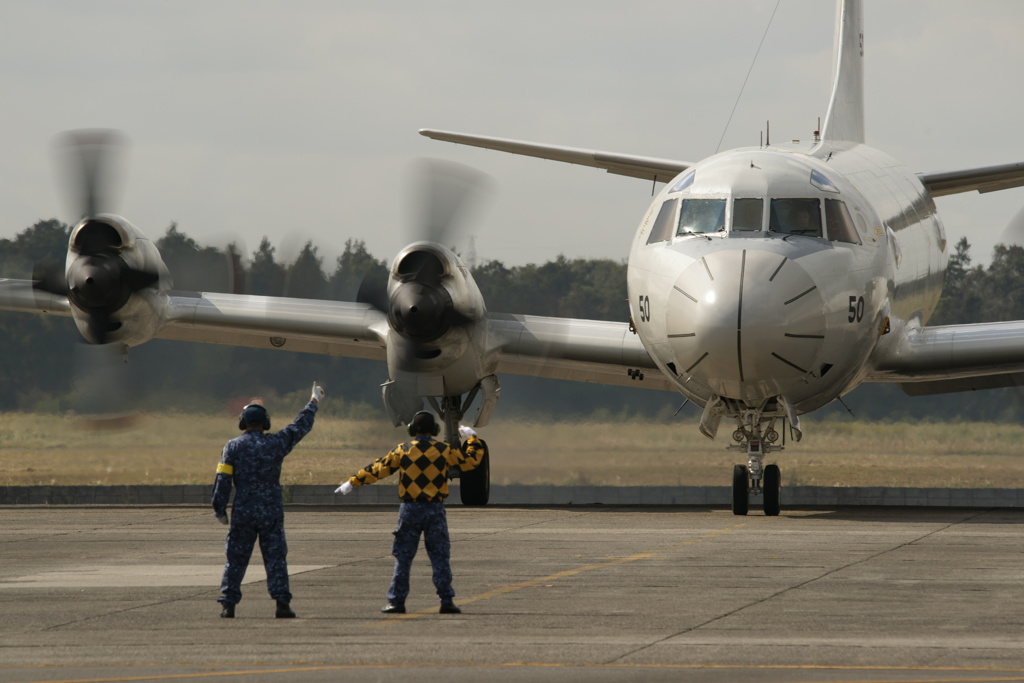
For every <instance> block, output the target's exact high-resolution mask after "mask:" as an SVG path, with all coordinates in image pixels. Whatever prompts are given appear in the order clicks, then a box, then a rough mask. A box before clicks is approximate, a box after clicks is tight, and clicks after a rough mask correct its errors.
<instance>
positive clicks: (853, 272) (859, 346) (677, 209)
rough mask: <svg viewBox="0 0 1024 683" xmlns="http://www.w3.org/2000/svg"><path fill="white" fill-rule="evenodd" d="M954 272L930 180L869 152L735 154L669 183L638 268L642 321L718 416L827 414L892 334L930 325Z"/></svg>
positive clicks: (635, 297)
mask: <svg viewBox="0 0 1024 683" xmlns="http://www.w3.org/2000/svg"><path fill="white" fill-rule="evenodd" d="M946 260H947V250H946V240H945V236H944V232H943V228H942V224H941V223H940V221H939V218H938V216H937V215H936V212H935V205H934V203H933V201H932V200H931V198H930V197H929V196H928V194H927V192H926V191H925V189H924V187H923V186H922V185H921V183H920V182H918V180H917V178H916V177H915V176H914V175H913V174H911V173H910V172H909V171H908V170H907V169H906V168H905V167H903V166H901V165H900V164H898V163H897V162H895V161H893V160H892V159H891V158H889V157H887V156H886V155H884V154H882V153H880V152H878V151H877V150H874V149H872V148H870V147H867V146H864V145H853V144H850V145H847V146H846V147H844V148H831V149H827V148H826V147H825V145H818V146H816V147H815V148H813V149H812V150H810V151H809V152H808V151H806V150H804V151H797V150H785V149H777V148H760V149H759V148H752V149H738V150H733V151H729V152H725V153H723V154H719V155H717V156H714V157H711V158H709V159H706V160H704V161H702V162H700V163H698V164H695V165H694V166H693V167H691V168H690V169H688V170H687V171H685V172H684V173H682V174H680V175H679V176H678V177H676V178H675V179H674V180H673V181H672V182H671V183H669V184H668V185H667V186H666V187H665V189H664V190H662V192H661V193H660V194H659V195H658V196H657V197H656V198H655V200H654V202H653V203H652V204H651V207H650V209H649V210H648V211H647V213H646V215H645V216H644V218H643V220H642V222H641V224H640V227H639V229H638V230H637V234H636V238H635V239H634V242H633V246H632V250H631V252H630V258H629V272H628V286H629V302H630V308H631V312H632V317H633V322H634V324H635V326H636V330H637V333H638V334H639V335H640V337H641V339H642V341H643V343H644V346H645V347H646V348H647V350H648V352H649V353H650V355H651V357H652V358H653V359H654V360H655V362H656V363H657V364H658V366H659V367H660V368H661V369H662V370H663V371H664V372H665V373H666V374H667V375H668V376H669V377H671V378H674V381H675V383H676V385H677V386H678V388H679V390H680V391H681V392H682V393H683V394H684V395H686V396H687V397H688V398H689V399H691V400H692V401H695V402H696V403H698V404H700V405H705V404H707V403H708V402H709V401H711V400H716V399H717V398H723V399H728V400H730V401H731V402H732V404H733V405H734V406H739V407H741V408H742V407H750V408H758V407H760V406H763V405H764V404H765V403H766V402H768V401H771V400H772V399H778V398H781V399H784V400H785V402H786V403H788V404H789V405H790V406H792V407H793V408H795V410H796V411H797V412H798V413H805V412H808V411H811V410H815V409H817V408H819V407H821V406H823V405H825V404H827V403H829V402H831V401H832V400H834V399H835V398H837V397H839V396H841V395H842V394H844V393H846V392H848V391H850V390H851V389H852V388H853V387H854V386H856V385H857V384H858V383H859V382H860V381H861V379H863V377H864V375H865V374H866V372H867V371H868V369H870V367H871V365H870V364H871V355H872V351H873V350H874V349H875V348H876V346H878V345H879V343H880V340H881V339H884V337H885V335H886V331H887V330H891V331H896V330H898V329H900V327H901V326H904V325H915V324H920V323H922V322H923V321H925V320H926V319H927V318H928V316H929V315H930V314H931V312H932V310H933V309H934V308H935V305H936V303H937V301H938V297H939V293H940V289H941V286H942V281H943V277H944V273H945V264H946Z"/></svg>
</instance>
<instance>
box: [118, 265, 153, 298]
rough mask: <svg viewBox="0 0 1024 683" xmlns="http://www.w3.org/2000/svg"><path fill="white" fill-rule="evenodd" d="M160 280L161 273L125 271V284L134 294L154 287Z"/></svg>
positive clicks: (137, 270) (128, 269)
mask: <svg viewBox="0 0 1024 683" xmlns="http://www.w3.org/2000/svg"><path fill="white" fill-rule="evenodd" d="M159 280H160V273H157V272H156V271H152V270H139V269H137V268H131V267H127V268H125V269H124V284H125V285H126V286H127V287H128V289H130V290H131V291H133V292H137V291H139V290H140V289H145V288H146V287H152V286H153V285H155V284H156V283H157V282H158V281H159Z"/></svg>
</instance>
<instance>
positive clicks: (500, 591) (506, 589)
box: [367, 522, 753, 628]
mask: <svg viewBox="0 0 1024 683" xmlns="http://www.w3.org/2000/svg"><path fill="white" fill-rule="evenodd" d="M752 523H753V522H743V523H742V524H735V525H733V526H730V527H727V528H725V529H719V530H718V531H712V532H711V533H709V534H704V535H703V536H698V537H697V538H691V539H690V540H688V541H684V542H682V543H676V544H673V545H670V546H665V547H664V548H658V549H657V550H650V551H648V552H645V553H637V554H636V555H630V556H628V557H617V558H615V559H614V560H609V561H608V562H599V563H597V564H588V565H586V566H583V567H576V568H575V569H566V570H565V571H561V572H557V573H555V574H548V575H547V576H542V577H540V578H536V579H527V580H526V581H520V582H519V583H513V584H510V585H508V586H501V587H499V588H495V589H494V590H492V591H487V592H486V593H481V594H480V595H474V596H473V597H471V598H465V599H460V600H459V601H458V602H459V604H460V605H471V604H473V603H474V602H480V601H481V600H489V599H490V598H494V597H497V596H499V595H504V594H506V593H512V592H514V591H517V590H521V589H523V588H533V587H535V586H536V585H537V584H538V583H545V582H547V581H556V580H558V579H564V578H566V577H569V576H575V575H577V574H582V573H583V572H591V571H594V570H596V569H605V568H606V567H614V566H617V565H620V564H626V563H629V562H636V561H638V560H646V559H649V558H651V557H653V556H655V555H657V554H659V553H666V552H669V551H671V550H679V549H680V548H685V547H686V546H689V545H693V544H695V543H700V542H701V541H706V540H708V539H710V538H715V537H716V536H721V535H722V534H727V533H729V532H732V531H736V530H737V529H741V528H743V527H745V526H748V525H750V524H752ZM428 614H437V609H436V608H434V609H427V610H422V611H420V612H410V613H408V614H397V615H395V616H393V617H389V618H387V619H385V620H383V621H378V622H376V623H374V624H371V625H369V626H367V628H383V627H384V626H390V625H392V624H397V623H401V622H404V621H410V620H412V619H419V618H420V617H425V616H427V615H428Z"/></svg>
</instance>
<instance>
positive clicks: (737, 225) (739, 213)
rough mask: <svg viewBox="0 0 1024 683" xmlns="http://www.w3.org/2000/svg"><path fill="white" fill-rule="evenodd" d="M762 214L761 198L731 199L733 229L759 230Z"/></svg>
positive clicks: (743, 230)
mask: <svg viewBox="0 0 1024 683" xmlns="http://www.w3.org/2000/svg"><path fill="white" fill-rule="evenodd" d="M763 214H764V200H763V199H734V200H733V201H732V229H733V231H737V230H738V231H741V232H752V231H757V232H760V231H761V217H762V215H763Z"/></svg>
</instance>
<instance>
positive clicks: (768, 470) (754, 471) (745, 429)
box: [729, 411, 784, 517]
mask: <svg viewBox="0 0 1024 683" xmlns="http://www.w3.org/2000/svg"><path fill="white" fill-rule="evenodd" d="M743 417H744V419H743V421H742V422H741V425H742V426H740V428H739V429H737V430H736V431H735V432H733V434H732V438H733V441H735V442H736V443H734V444H732V445H731V446H729V448H731V449H735V450H743V451H746V454H747V464H746V465H736V466H735V467H733V470H732V513H733V514H734V515H746V514H747V511H748V509H749V505H750V497H751V496H763V509H764V514H765V515H767V516H769V517H774V516H776V515H778V514H779V511H780V510H781V509H782V472H781V470H779V466H778V465H776V464H774V463H773V464H769V465H765V464H764V456H765V455H766V454H767V453H768V452H770V451H773V450H782V449H783V448H784V445H783V444H779V445H776V443H777V442H778V440H779V433H778V432H777V431H775V428H774V425H775V420H776V418H775V417H770V418H764V417H763V413H760V411H750V412H748V413H746V414H745V415H744V416H743ZM762 419H763V421H762Z"/></svg>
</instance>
